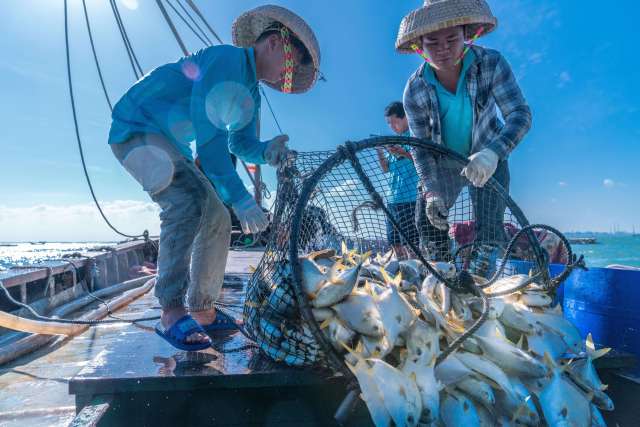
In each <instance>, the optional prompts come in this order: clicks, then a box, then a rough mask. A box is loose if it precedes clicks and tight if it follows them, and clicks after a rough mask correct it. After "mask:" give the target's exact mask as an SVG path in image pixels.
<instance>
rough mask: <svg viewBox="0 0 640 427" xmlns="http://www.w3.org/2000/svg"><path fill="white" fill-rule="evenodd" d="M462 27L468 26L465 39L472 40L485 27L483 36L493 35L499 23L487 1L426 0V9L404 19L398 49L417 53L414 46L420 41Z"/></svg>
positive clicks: (417, 10) (401, 24) (403, 51)
mask: <svg viewBox="0 0 640 427" xmlns="http://www.w3.org/2000/svg"><path fill="white" fill-rule="evenodd" d="M458 25H464V26H465V37H466V38H471V37H472V36H473V35H474V34H475V33H476V31H478V28H479V27H480V26H482V27H484V32H483V33H482V35H485V34H488V33H490V32H491V31H493V30H494V29H495V28H496V26H497V25H498V20H497V19H496V18H495V16H493V13H491V9H490V8H489V5H488V4H487V2H486V1H485V0H425V2H424V6H422V7H421V8H420V9H416V10H414V11H412V12H411V13H409V14H408V15H407V16H405V17H404V18H403V19H402V22H401V23H400V30H398V38H397V39H396V50H397V51H398V52H402V53H413V50H412V49H411V43H415V42H416V41H417V39H418V38H420V37H422V36H424V35H425V34H428V33H432V32H434V31H438V30H442V29H444V28H450V27H455V26H458ZM418 44H420V43H418Z"/></svg>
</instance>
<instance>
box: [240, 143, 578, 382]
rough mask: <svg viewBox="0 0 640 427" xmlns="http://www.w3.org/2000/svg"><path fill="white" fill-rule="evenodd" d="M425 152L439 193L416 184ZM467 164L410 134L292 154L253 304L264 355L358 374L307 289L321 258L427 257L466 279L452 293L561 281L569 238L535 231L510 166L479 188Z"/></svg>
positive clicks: (249, 317) (250, 311) (252, 326)
mask: <svg viewBox="0 0 640 427" xmlns="http://www.w3.org/2000/svg"><path fill="white" fill-rule="evenodd" d="M415 149H419V150H421V154H422V155H423V156H426V158H428V159H429V161H428V164H429V165H430V167H431V169H430V170H431V171H432V173H433V176H434V177H435V178H437V182H436V183H434V184H433V185H434V187H433V188H418V187H420V186H417V184H418V180H417V177H416V176H415V172H413V173H412V168H413V164H412V163H411V161H410V160H405V159H404V157H403V154H402V153H403V152H406V151H411V150H415ZM466 162H467V160H466V159H465V158H463V157H461V156H459V155H458V154H456V153H454V152H451V151H449V150H447V149H445V148H443V147H441V146H439V145H435V144H431V143H425V142H424V141H422V140H419V139H415V138H407V137H377V138H372V139H367V140H364V141H360V142H358V143H347V144H345V146H341V147H339V149H338V150H337V151H335V152H306V153H299V154H297V155H296V156H293V157H292V158H291V159H289V161H288V163H287V164H286V165H284V166H283V167H282V168H281V169H280V170H279V184H278V192H277V199H276V202H275V205H274V210H273V214H274V215H273V220H272V225H271V235H270V237H269V241H268V244H267V245H266V249H265V254H264V257H263V258H262V260H261V262H260V264H259V265H258V266H257V268H256V271H255V273H254V274H253V276H252V278H251V280H250V282H249V285H248V289H247V297H246V299H247V303H246V305H245V308H244V317H245V322H246V327H247V330H248V332H249V333H250V334H251V335H252V336H253V338H254V339H255V341H256V342H257V343H258V345H259V346H260V348H261V349H262V350H263V351H264V352H265V353H266V354H267V355H268V356H270V357H271V358H273V359H274V360H277V361H283V362H285V363H286V364H288V365H292V366H307V367H310V366H315V367H327V368H331V369H332V370H334V371H340V372H342V373H343V374H344V375H347V376H351V373H350V371H348V369H346V367H345V365H344V362H343V359H342V358H341V357H340V356H339V353H338V352H337V351H336V350H335V349H334V348H333V347H332V345H331V344H330V343H329V342H328V340H326V339H325V338H324V335H323V334H322V332H321V330H320V328H319V325H318V322H317V321H315V320H314V318H313V316H312V314H311V308H310V306H309V304H308V301H307V299H306V296H305V295H302V292H301V291H300V282H301V275H302V272H301V271H300V266H299V263H298V262H297V260H298V257H303V256H305V255H307V254H308V253H310V252H312V251H318V250H327V249H332V250H334V251H336V252H337V253H339V252H340V251H341V250H343V247H347V248H348V249H355V250H356V251H357V252H359V253H364V252H367V251H372V253H374V254H375V253H379V254H384V253H386V252H387V251H389V250H390V249H394V250H395V253H396V255H398V256H399V257H405V258H418V259H422V260H423V261H424V262H425V264H427V265H426V266H427V268H429V269H430V270H433V269H432V268H431V267H430V266H429V264H428V263H427V261H448V262H455V266H456V269H457V270H458V272H460V273H459V274H458V276H457V278H456V279H455V280H452V281H450V286H451V287H452V288H454V287H458V288H460V287H463V286H464V282H465V280H464V279H465V278H468V277H469V275H464V274H463V273H465V272H468V273H472V274H473V275H474V276H475V277H483V278H485V279H487V280H489V279H491V280H495V279H496V278H497V277H502V276H505V275H511V274H515V273H525V274H527V273H531V274H532V275H536V274H537V276H538V277H539V276H540V275H542V276H544V277H543V278H544V279H545V281H546V282H548V283H549V282H553V280H555V282H553V283H554V284H555V285H557V283H559V282H560V281H561V280H562V279H563V278H564V277H566V275H567V274H568V272H567V269H566V268H565V269H564V270H563V272H562V274H561V275H558V274H557V273H556V277H555V279H553V280H552V278H551V277H550V273H549V267H548V266H549V264H550V263H553V262H558V263H564V264H566V263H567V262H569V261H570V260H571V258H572V254H571V253H570V247H569V245H568V243H566V241H562V240H561V238H559V237H558V236H557V234H554V233H553V232H552V230H550V228H549V227H547V229H544V228H541V227H538V228H534V227H531V226H529V223H528V222H527V219H526V218H525V216H524V214H523V213H522V211H521V210H520V209H519V208H518V207H517V205H516V204H515V203H514V202H513V200H512V199H511V198H510V197H509V195H508V191H507V190H506V189H505V187H508V170H507V169H506V164H504V165H500V166H499V168H498V171H497V172H496V175H495V176H494V177H493V178H491V179H490V180H489V182H487V184H486V185H485V186H484V187H483V188H475V187H473V186H471V185H468V181H466V179H465V178H464V177H462V176H461V175H460V171H461V170H462V168H463V167H464V166H465V164H466ZM501 168H502V169H501ZM390 171H391V172H394V171H395V172H396V173H389V172H390ZM430 173H431V172H430ZM394 176H395V177H396V179H395V180H394V178H393V177H394ZM398 176H400V177H401V179H400V181H399V182H398V179H397V177H398ZM499 181H500V182H502V184H503V185H501V184H500V182H499ZM433 193H437V194H439V196H440V197H441V199H443V200H444V207H445V210H446V212H447V213H448V215H447V216H446V218H445V221H444V227H443V226H442V225H443V223H442V222H440V224H439V225H440V227H441V228H437V227H436V226H434V224H432V223H431V221H430V220H429V218H428V216H427V215H426V214H425V211H426V209H427V207H426V203H427V201H428V198H429V197H431V195H432V194H433ZM416 200H417V202H416ZM425 200H427V201H425ZM292 261H293V262H292ZM432 272H433V273H434V274H435V275H438V274H439V273H438V272H437V271H435V270H433V271H432Z"/></svg>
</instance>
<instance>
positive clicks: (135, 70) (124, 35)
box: [109, 0, 140, 80]
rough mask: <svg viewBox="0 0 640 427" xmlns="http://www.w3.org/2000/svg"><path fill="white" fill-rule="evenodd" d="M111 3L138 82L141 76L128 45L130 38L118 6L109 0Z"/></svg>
mask: <svg viewBox="0 0 640 427" xmlns="http://www.w3.org/2000/svg"><path fill="white" fill-rule="evenodd" d="M109 3H110V4H111V10H112V12H113V16H114V18H115V20H116V25H117V26H118V31H119V32H120V37H121V38H122V42H123V43H124V49H125V50H126V51H127V56H128V57H129V63H131V68H132V70H133V75H134V76H135V78H136V80H138V79H139V78H140V74H139V73H138V69H137V68H136V62H135V61H134V59H133V55H132V52H131V50H130V47H129V45H128V44H127V41H128V37H127V36H126V33H125V31H124V29H123V27H122V24H121V23H120V19H119V16H120V14H119V12H118V6H117V5H116V4H115V2H114V1H113V0H109Z"/></svg>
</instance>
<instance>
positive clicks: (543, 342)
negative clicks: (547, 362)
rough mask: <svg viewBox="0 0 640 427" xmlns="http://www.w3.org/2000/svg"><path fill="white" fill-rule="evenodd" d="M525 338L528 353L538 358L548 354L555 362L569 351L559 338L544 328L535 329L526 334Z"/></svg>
mask: <svg viewBox="0 0 640 427" xmlns="http://www.w3.org/2000/svg"><path fill="white" fill-rule="evenodd" d="M526 337H527V346H528V348H529V351H530V352H531V353H533V354H535V355H536V356H539V357H542V356H544V354H545V353H549V355H550V356H551V357H552V358H553V359H554V360H556V359H558V358H560V356H562V355H563V354H564V353H565V352H566V351H567V350H568V349H569V347H568V346H567V344H566V343H565V342H564V340H563V339H562V337H561V336H559V335H557V334H556V333H555V332H550V331H549V330H548V329H546V328H542V327H536V328H534V332H533V333H531V334H527V335H526Z"/></svg>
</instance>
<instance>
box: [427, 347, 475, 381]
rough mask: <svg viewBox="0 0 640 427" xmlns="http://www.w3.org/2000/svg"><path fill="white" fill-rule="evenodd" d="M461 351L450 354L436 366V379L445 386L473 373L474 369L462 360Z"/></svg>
mask: <svg viewBox="0 0 640 427" xmlns="http://www.w3.org/2000/svg"><path fill="white" fill-rule="evenodd" d="M460 354H461V353H455V354H450V355H449V356H448V357H447V358H446V359H444V360H443V361H442V362H440V363H439V364H438V365H436V367H435V376H436V379H437V380H438V381H439V382H440V383H442V384H443V385H444V386H449V385H451V384H455V383H457V382H459V381H462V380H463V379H465V378H467V377H469V376H470V375H473V371H472V370H471V369H470V368H469V367H468V366H467V365H466V364H464V363H462V362H461V361H460V358H459V357H458V356H460Z"/></svg>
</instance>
